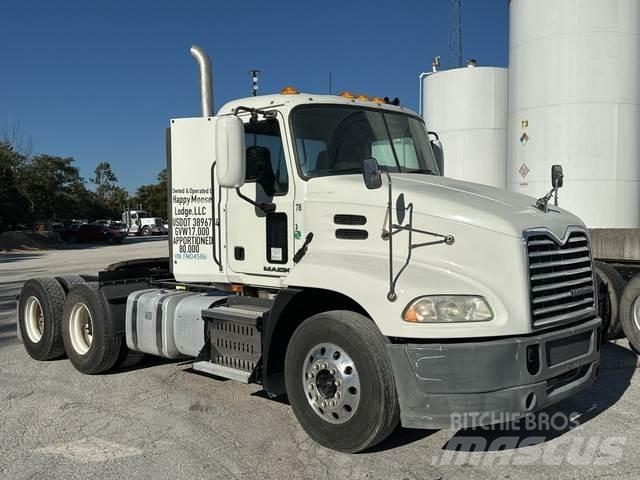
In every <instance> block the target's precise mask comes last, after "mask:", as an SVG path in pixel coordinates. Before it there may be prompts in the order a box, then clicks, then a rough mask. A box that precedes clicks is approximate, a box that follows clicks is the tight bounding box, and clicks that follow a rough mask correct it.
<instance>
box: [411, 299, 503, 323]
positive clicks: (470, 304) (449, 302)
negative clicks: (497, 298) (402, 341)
mask: <svg viewBox="0 0 640 480" xmlns="http://www.w3.org/2000/svg"><path fill="white" fill-rule="evenodd" d="M402 318H403V319H404V321H405V322H411V323H453V322H486V321H488V320H491V319H492V318H493V312H492V311H491V307H490V306H489V304H488V303H487V301H486V300H485V299H484V298H482V297H478V296H474V295H429V296H426V297H420V298H418V299H416V300H414V301H413V302H411V303H410V304H409V305H407V308H405V309H404V313H403V314H402Z"/></svg>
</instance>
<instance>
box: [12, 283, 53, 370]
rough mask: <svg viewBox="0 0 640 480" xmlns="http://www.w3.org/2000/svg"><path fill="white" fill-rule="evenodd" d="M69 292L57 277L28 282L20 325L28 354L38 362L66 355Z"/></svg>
mask: <svg viewBox="0 0 640 480" xmlns="http://www.w3.org/2000/svg"><path fill="white" fill-rule="evenodd" d="M64 297H65V293H64V290H63V289H62V287H61V286H60V284H59V283H58V282H57V281H56V280H55V279H53V278H34V279H31V280H28V281H27V282H25V284H24V285H23V287H22V291H21V292H20V300H19V302H18V322H19V326H20V332H21V333H22V341H23V343H24V347H25V349H26V350H27V353H28V354H29V355H30V356H31V358H33V359H35V360H53V359H56V358H60V357H62V356H63V355H64V344H63V341H62V311H63V307H64Z"/></svg>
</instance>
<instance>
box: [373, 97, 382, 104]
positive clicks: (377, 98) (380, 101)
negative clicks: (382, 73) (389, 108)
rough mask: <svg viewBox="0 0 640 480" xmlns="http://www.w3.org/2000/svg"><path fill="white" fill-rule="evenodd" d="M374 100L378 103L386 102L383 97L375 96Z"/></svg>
mask: <svg viewBox="0 0 640 480" xmlns="http://www.w3.org/2000/svg"><path fill="white" fill-rule="evenodd" d="M371 101H372V102H376V103H384V98H381V97H373V98H372V99H371Z"/></svg>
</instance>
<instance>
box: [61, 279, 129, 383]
mask: <svg viewBox="0 0 640 480" xmlns="http://www.w3.org/2000/svg"><path fill="white" fill-rule="evenodd" d="M62 338H63V340H64V346H65V349H66V351H67V356H68V357H69V360H71V363H72V364H73V366H74V367H75V368H76V369H77V370H78V371H80V372H82V373H86V374H96V373H102V372H105V371H107V370H109V369H110V368H112V367H113V366H114V364H115V363H116V361H117V360H118V356H119V353H120V347H121V343H122V337H121V336H120V335H116V334H115V333H114V332H113V325H112V324H111V321H110V317H109V313H108V311H107V308H106V306H105V305H104V302H103V300H102V297H101V295H100V292H99V289H98V286H97V285H96V284H93V283H83V284H78V285H74V286H73V287H72V288H71V290H70V291H69V294H68V295H67V300H66V301H65V304H64V314H63V317H62Z"/></svg>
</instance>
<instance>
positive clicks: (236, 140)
mask: <svg viewBox="0 0 640 480" xmlns="http://www.w3.org/2000/svg"><path fill="white" fill-rule="evenodd" d="M215 142H216V159H215V160H216V168H217V170H218V171H217V174H218V183H219V184H220V186H221V187H224V188H238V187H241V186H242V185H243V184H244V179H245V170H246V160H245V154H246V152H245V146H244V145H245V143H244V124H243V123H242V120H240V119H239V118H238V117H236V116H235V115H229V116H225V117H219V118H218V119H217V120H216V138H215Z"/></svg>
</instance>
